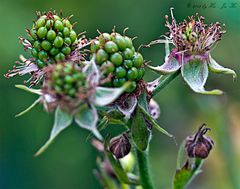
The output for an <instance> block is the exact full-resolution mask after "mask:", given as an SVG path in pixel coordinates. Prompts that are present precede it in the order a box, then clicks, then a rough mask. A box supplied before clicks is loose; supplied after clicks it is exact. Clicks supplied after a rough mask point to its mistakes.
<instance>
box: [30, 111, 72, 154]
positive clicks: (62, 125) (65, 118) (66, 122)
mask: <svg viewBox="0 0 240 189" xmlns="http://www.w3.org/2000/svg"><path fill="white" fill-rule="evenodd" d="M72 120H73V116H72V115H70V114H69V113H67V112H64V111H63V110H61V109H60V107H57V108H56V110H55V118H54V125H53V128H52V131H51V134H50V137H49V139H48V141H47V142H46V143H45V144H44V145H43V146H42V147H41V148H40V149H39V150H38V151H37V153H36V154H35V156H39V155H40V154H42V153H43V152H44V151H45V150H46V149H47V148H48V146H49V145H50V144H51V143H52V142H53V141H54V139H55V138H56V137H57V136H58V135H59V133H60V132H62V131H63V130H64V129H66V128H67V127H68V126H70V125H71V123H72Z"/></svg>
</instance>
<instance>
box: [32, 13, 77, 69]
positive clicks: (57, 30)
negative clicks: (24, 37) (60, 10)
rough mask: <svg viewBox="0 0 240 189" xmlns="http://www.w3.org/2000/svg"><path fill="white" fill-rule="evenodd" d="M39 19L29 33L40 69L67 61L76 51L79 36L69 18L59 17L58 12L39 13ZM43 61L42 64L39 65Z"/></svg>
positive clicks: (33, 54)
mask: <svg viewBox="0 0 240 189" xmlns="http://www.w3.org/2000/svg"><path fill="white" fill-rule="evenodd" d="M38 16H39V18H38V19H37V20H36V21H35V22H34V24H33V27H32V28H31V29H30V30H27V31H28V35H29V36H30V39H29V42H30V43H31V45H32V50H31V53H32V56H33V57H34V58H36V64H37V65H38V67H41V68H42V67H44V66H43V64H42V62H43V63H44V64H45V66H46V65H48V64H49V63H54V62H58V61H63V60H66V59H67V56H68V55H70V54H71V52H72V51H74V50H75V48H76V44H77V34H76V32H75V31H74V30H73V25H72V24H71V22H70V21H69V18H63V17H62V16H58V15H57V14H56V12H55V11H54V12H51V11H49V12H48V13H45V14H40V13H38ZM38 60H41V61H42V62H41V64H38V62H39V61H38Z"/></svg>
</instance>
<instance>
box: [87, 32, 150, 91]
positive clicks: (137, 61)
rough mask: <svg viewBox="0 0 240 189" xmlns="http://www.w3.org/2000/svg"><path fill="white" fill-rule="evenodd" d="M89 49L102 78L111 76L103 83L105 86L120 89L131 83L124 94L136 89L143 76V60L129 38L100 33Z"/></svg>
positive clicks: (114, 33) (117, 34) (113, 33)
mask: <svg viewBox="0 0 240 189" xmlns="http://www.w3.org/2000/svg"><path fill="white" fill-rule="evenodd" d="M90 48H91V53H92V54H94V55H95V60H96V63H97V64H98V65H99V67H100V70H101V71H102V72H103V77H105V78H107V77H108V76H109V74H112V77H111V81H110V82H107V83H105V84H104V85H105V86H108V87H121V86H122V85H123V84H124V83H126V82H127V81H131V87H129V88H128V89H127V90H126V92H132V91H134V90H135V89H136V86H137V82H138V81H139V80H141V79H142V78H143V76H144V72H145V70H144V64H143V62H144V60H143V56H142V55H141V54H140V53H139V52H136V51H135V48H134V46H133V42H132V40H131V39H130V38H129V37H127V36H125V35H124V36H123V35H121V34H119V33H116V32H112V33H111V34H109V33H102V34H100V36H99V37H97V38H96V39H95V40H93V41H92V43H91V47H90Z"/></svg>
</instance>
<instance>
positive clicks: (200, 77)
mask: <svg viewBox="0 0 240 189" xmlns="http://www.w3.org/2000/svg"><path fill="white" fill-rule="evenodd" d="M181 71H182V76H183V78H184V80H185V81H186V83H187V84H188V85H189V87H190V88H191V89H192V90H193V91H194V92H196V93H201V94H208V95H221V94H223V92H222V91H221V90H218V89H215V90H212V91H206V90H205V88H204V85H205V83H206V81H207V78H208V65H207V62H206V61H205V62H201V61H200V60H194V61H190V62H188V63H185V64H184V65H183V66H182V69H181Z"/></svg>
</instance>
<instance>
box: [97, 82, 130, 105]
mask: <svg viewBox="0 0 240 189" xmlns="http://www.w3.org/2000/svg"><path fill="white" fill-rule="evenodd" d="M130 85H131V82H127V83H125V84H124V85H123V86H122V87H120V88H107V87H96V93H95V94H94V95H93V103H94V104H95V105H97V106H106V105H108V104H111V103H112V102H114V101H115V100H116V99H117V98H118V97H119V96H120V95H121V94H122V93H124V92H125V90H126V89H127V88H128V87H129V86H130Z"/></svg>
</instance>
